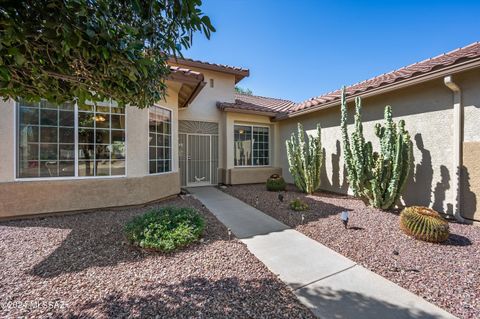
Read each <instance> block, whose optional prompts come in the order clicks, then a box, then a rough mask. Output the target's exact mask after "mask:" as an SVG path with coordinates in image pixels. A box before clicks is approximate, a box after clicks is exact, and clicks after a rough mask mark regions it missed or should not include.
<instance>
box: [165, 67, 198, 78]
mask: <svg viewBox="0 0 480 319" xmlns="http://www.w3.org/2000/svg"><path fill="white" fill-rule="evenodd" d="M170 72H172V73H181V74H183V75H185V76H188V77H193V78H195V79H197V80H200V81H203V74H202V73H200V72H197V71H193V70H190V69H187V68H181V67H178V66H170Z"/></svg>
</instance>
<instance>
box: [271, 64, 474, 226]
mask: <svg viewBox="0 0 480 319" xmlns="http://www.w3.org/2000/svg"><path fill="white" fill-rule="evenodd" d="M479 72H480V71H479V70H474V71H469V72H465V73H463V74H457V75H455V81H456V83H457V84H458V85H459V86H460V87H461V88H462V94H463V106H464V108H465V131H464V135H465V140H468V139H473V140H475V141H478V140H480V138H479V136H478V135H479V134H480V133H479V132H480V131H479V129H478V123H479V122H478V119H479V116H480V110H479V103H480V95H479V89H478V88H480V73H479ZM362 105H363V110H362V119H363V123H364V134H365V137H366V139H368V140H371V141H373V144H374V148H377V149H378V146H379V145H378V139H377V138H376V136H375V135H374V131H373V127H374V125H375V124H376V123H379V122H381V121H382V119H383V110H384V107H385V105H391V106H392V107H393V115H394V119H395V120H396V121H398V120H400V119H403V120H405V122H406V127H407V129H408V131H409V132H410V135H411V136H412V140H413V143H414V169H413V171H412V174H410V180H409V182H408V184H407V186H406V189H405V191H404V195H403V196H402V200H401V204H404V205H426V206H431V207H433V208H434V209H436V210H438V211H441V212H445V213H451V212H452V209H453V203H454V198H455V197H454V194H453V193H452V190H451V184H452V183H453V181H452V179H453V178H455V176H454V174H455V173H453V172H454V168H453V154H452V152H453V149H454V145H453V143H454V139H453V130H454V127H453V93H452V91H450V89H448V88H447V87H446V86H445V85H444V83H443V78H438V79H435V80H431V81H428V82H426V83H422V84H417V85H414V86H411V87H406V88H402V89H399V90H395V91H392V92H390V93H385V94H381V95H376V96H373V97H368V98H365V99H363V100H362ZM349 106H350V110H349V111H350V126H349V128H350V130H352V129H353V127H352V125H351V124H352V123H353V110H352V105H351V104H350V105H349ZM475 120H477V121H476V123H475ZM298 122H301V123H302V124H303V125H304V127H305V129H306V130H314V128H315V126H316V124H317V123H320V124H321V126H322V143H323V148H324V155H325V156H324V165H323V171H322V176H321V179H322V186H321V188H322V189H324V190H328V191H332V192H337V193H348V185H347V182H346V175H345V169H344V161H343V155H342V151H341V148H342V147H341V143H342V142H341V131H340V106H339V105H337V106H335V107H332V108H329V109H325V110H319V111H316V112H313V113H309V114H308V115H303V116H299V117H294V118H291V119H288V120H285V121H280V140H281V141H280V144H281V145H280V148H281V151H280V154H281V155H282V156H281V159H280V161H281V166H282V168H283V172H284V175H285V176H286V179H287V181H289V182H292V177H291V176H290V175H289V173H288V170H287V169H286V168H288V163H287V157H286V150H285V145H284V144H285V140H286V139H287V138H288V137H289V136H290V135H291V133H292V132H293V131H294V130H296V126H297V123H298ZM477 218H479V216H477Z"/></svg>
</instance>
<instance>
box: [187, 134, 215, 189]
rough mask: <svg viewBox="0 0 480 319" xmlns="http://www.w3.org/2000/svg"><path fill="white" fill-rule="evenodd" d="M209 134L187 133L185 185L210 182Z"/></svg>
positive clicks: (209, 183)
mask: <svg viewBox="0 0 480 319" xmlns="http://www.w3.org/2000/svg"><path fill="white" fill-rule="evenodd" d="M211 147H212V141H211V135H201V134H187V147H186V149H187V154H186V157H187V163H186V164H187V186H202V185H211V184H212V171H211V154H212V150H211Z"/></svg>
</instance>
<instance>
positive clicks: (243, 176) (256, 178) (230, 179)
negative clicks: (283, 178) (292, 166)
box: [226, 167, 282, 185]
mask: <svg viewBox="0 0 480 319" xmlns="http://www.w3.org/2000/svg"><path fill="white" fill-rule="evenodd" d="M273 174H278V175H282V168H281V167H241V168H240V167H237V168H231V169H228V170H227V182H226V184H229V185H237V184H255V183H265V182H266V181H267V179H268V178H269V177H270V176H271V175H273Z"/></svg>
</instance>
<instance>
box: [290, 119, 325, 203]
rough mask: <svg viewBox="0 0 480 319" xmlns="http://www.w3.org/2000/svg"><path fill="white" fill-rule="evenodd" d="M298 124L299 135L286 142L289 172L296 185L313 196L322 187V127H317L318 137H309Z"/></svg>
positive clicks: (293, 135)
mask: <svg viewBox="0 0 480 319" xmlns="http://www.w3.org/2000/svg"><path fill="white" fill-rule="evenodd" d="M305 135H307V134H305V131H304V130H303V126H302V124H300V123H298V133H297V135H296V136H295V134H294V133H292V136H291V137H290V139H288V140H287V141H286V144H287V157H288V166H289V171H290V173H291V174H292V177H293V180H294V182H295V185H296V186H297V187H298V189H300V190H301V191H302V192H304V193H307V194H312V193H313V192H314V191H316V190H317V189H318V187H320V171H321V168H322V157H323V153H322V141H321V129H320V125H317V134H316V136H312V135H308V137H307V138H308V141H305Z"/></svg>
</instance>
